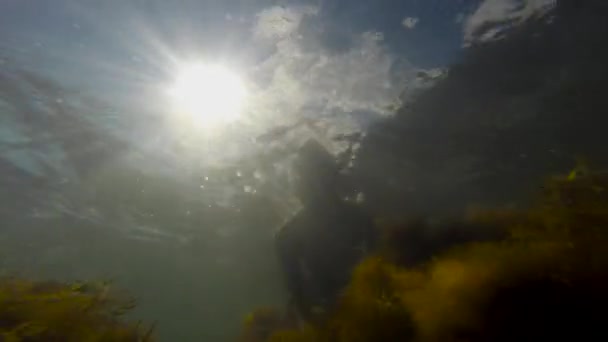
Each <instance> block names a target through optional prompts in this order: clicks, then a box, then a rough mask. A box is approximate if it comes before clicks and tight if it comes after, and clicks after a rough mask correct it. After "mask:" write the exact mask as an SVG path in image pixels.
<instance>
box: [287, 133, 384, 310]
mask: <svg viewBox="0 0 608 342" xmlns="http://www.w3.org/2000/svg"><path fill="white" fill-rule="evenodd" d="M295 166H296V169H297V172H298V179H297V181H296V194H297V196H298V197H299V199H300V201H301V202H302V204H303V208H302V209H301V210H300V211H299V212H298V213H297V214H296V215H295V216H294V217H293V218H292V219H291V220H290V221H289V222H287V223H286V224H285V225H284V226H283V227H282V228H281V229H280V230H279V232H278V233H277V236H276V246H277V253H278V257H279V261H280V265H281V267H282V271H283V272H284V275H285V279H286V286H287V288H288V291H289V292H290V295H291V301H290V305H291V308H292V309H295V311H296V312H297V314H299V315H300V316H301V317H302V318H303V319H305V320H312V319H315V318H316V317H317V316H319V315H322V313H323V312H325V311H326V310H327V309H328V307H329V306H331V305H332V303H334V302H335V299H336V297H337V296H338V295H339V293H340V291H341V290H342V289H343V288H344V286H345V285H346V284H347V283H348V281H349V278H350V273H351V270H352V268H353V267H354V266H355V265H356V264H357V262H358V261H359V260H360V259H361V257H362V256H363V255H364V254H365V253H366V251H367V249H368V248H369V247H370V246H371V244H372V243H373V240H374V235H375V234H374V227H373V220H372V219H371V217H369V216H368V215H366V214H365V213H364V212H363V211H362V210H361V209H360V208H359V207H357V206H355V205H353V204H349V203H346V202H344V201H343V200H341V199H340V197H339V195H338V191H337V183H338V181H339V177H340V174H339V168H338V166H337V164H336V162H335V160H334V158H333V157H332V156H331V155H330V154H329V153H328V152H327V150H326V149H325V148H323V146H321V145H320V144H319V143H318V142H316V141H313V140H311V141H309V142H307V143H306V144H305V145H304V146H303V147H302V148H301V149H300V150H299V152H298V156H297V159H296V164H295Z"/></svg>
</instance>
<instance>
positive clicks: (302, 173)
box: [294, 140, 339, 204]
mask: <svg viewBox="0 0 608 342" xmlns="http://www.w3.org/2000/svg"><path fill="white" fill-rule="evenodd" d="M294 169H295V174H296V176H295V182H294V183H295V184H294V185H295V192H296V196H297V197H298V198H299V199H300V201H302V202H303V203H304V204H314V203H319V202H325V201H327V200H329V199H331V198H333V197H334V196H336V181H337V178H338V173H339V169H338V166H337V164H336V161H335V159H334V157H333V156H332V155H331V154H330V153H329V152H328V151H327V150H326V149H325V148H324V147H323V146H322V145H321V144H319V142H317V141H316V140H309V141H307V142H306V143H305V144H304V145H303V146H302V147H301V148H300V149H299V151H298V154H297V157H296V160H295V163H294Z"/></svg>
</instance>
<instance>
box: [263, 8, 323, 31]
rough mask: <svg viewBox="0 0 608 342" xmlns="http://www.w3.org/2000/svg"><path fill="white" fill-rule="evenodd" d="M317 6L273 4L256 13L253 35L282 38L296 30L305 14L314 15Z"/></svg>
mask: <svg viewBox="0 0 608 342" xmlns="http://www.w3.org/2000/svg"><path fill="white" fill-rule="evenodd" d="M316 13H317V8H316V7H312V6H304V7H282V6H274V7H270V8H267V9H264V10H262V11H261V12H260V13H258V14H257V22H256V25H255V27H254V29H253V30H254V35H255V36H256V37H258V38H263V39H284V38H287V37H288V36H290V35H291V34H292V33H294V32H295V31H297V30H298V28H299V27H300V23H301V22H302V19H303V18H304V17H305V16H307V15H315V14H316Z"/></svg>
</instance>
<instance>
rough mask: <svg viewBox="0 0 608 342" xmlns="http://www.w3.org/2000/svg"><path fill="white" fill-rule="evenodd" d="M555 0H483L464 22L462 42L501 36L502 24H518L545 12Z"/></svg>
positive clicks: (494, 38) (466, 42)
mask: <svg viewBox="0 0 608 342" xmlns="http://www.w3.org/2000/svg"><path fill="white" fill-rule="evenodd" d="M556 2H557V0H485V1H484V2H483V3H482V4H481V5H480V6H479V7H478V8H477V10H476V11H475V12H474V13H473V14H472V15H470V16H469V17H468V18H466V20H465V22H464V42H465V45H470V44H472V43H476V42H487V41H492V40H496V39H499V38H501V34H502V33H504V27H503V26H502V25H505V24H512V25H519V24H521V23H523V22H525V21H526V20H528V19H530V18H533V17H536V16H541V15H544V14H546V13H547V12H548V11H550V10H551V9H553V8H554V7H555V4H556Z"/></svg>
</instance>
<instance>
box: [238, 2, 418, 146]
mask: <svg viewBox="0 0 608 342" xmlns="http://www.w3.org/2000/svg"><path fill="white" fill-rule="evenodd" d="M315 13H317V11H316V9H315V8H310V7H306V8H283V7H272V8H270V9H266V10H264V11H262V12H261V13H260V14H259V15H258V22H257V23H256V24H255V28H254V34H255V35H256V36H257V37H264V38H268V39H273V42H274V44H275V46H276V51H275V52H274V54H273V55H271V56H270V57H269V58H267V59H266V60H265V61H263V62H262V63H260V64H259V65H258V66H257V67H256V70H255V73H254V74H255V76H254V78H255V79H258V80H266V82H261V83H264V85H260V86H259V88H258V89H257V90H255V91H254V96H252V98H253V100H252V101H253V104H252V108H253V110H252V111H251V113H249V118H250V121H251V122H250V123H251V124H252V125H260V129H266V130H267V129H268V127H272V126H280V125H292V124H294V123H297V122H299V121H301V120H302V118H306V119H310V120H311V121H312V122H315V124H314V125H301V126H298V127H301V129H300V130H299V133H294V134H291V135H290V136H289V137H290V138H292V139H301V140H305V139H306V138H309V137H311V136H314V137H315V138H317V139H318V140H320V141H321V143H323V144H324V145H325V146H326V147H327V148H328V149H329V150H330V151H332V152H334V153H339V152H340V151H341V150H343V149H344V148H345V147H346V143H345V142H334V141H332V140H331V139H330V138H331V137H333V136H335V135H337V134H349V133H353V132H359V131H361V130H362V129H363V126H364V125H365V123H362V122H361V121H360V120H358V119H357V118H355V117H354V116H353V115H349V113H362V112H364V113H367V114H368V115H369V116H371V117H373V116H376V117H378V118H380V117H384V116H387V115H391V114H392V113H393V112H392V111H393V110H394V108H395V107H398V105H397V106H396V104H398V103H399V99H400V95H401V93H402V92H403V90H404V88H405V83H406V80H405V76H404V75H406V74H407V71H408V70H409V71H412V73H413V70H414V68H412V67H411V66H410V65H409V63H407V61H401V60H398V59H397V58H396V57H394V56H393V55H391V54H390V53H389V52H388V51H387V50H386V49H385V47H384V43H383V40H384V37H383V35H382V34H381V33H379V32H365V33H362V34H360V35H358V36H356V37H354V38H353V44H352V46H351V47H350V48H349V49H348V50H346V51H343V52H340V53H336V52H328V51H327V50H326V49H324V48H323V47H322V46H321V45H320V43H319V42H318V41H317V39H316V37H310V36H307V34H306V33H305V32H303V30H299V26H300V23H301V20H302V18H304V17H305V16H307V15H311V16H312V15H314V14H315ZM276 17H280V18H284V17H289V18H292V19H290V21H287V23H288V24H285V25H282V26H281V25H280V26H278V27H274V29H271V28H269V27H270V25H269V24H268V23H269V22H272V21H273V20H276ZM271 18H274V19H271ZM279 22H282V21H279ZM302 35H303V37H302ZM296 36H299V37H301V38H300V39H292V38H293V37H296ZM398 61H399V62H401V63H400V64H399V65H401V66H400V67H397V68H396V62H398Z"/></svg>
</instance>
